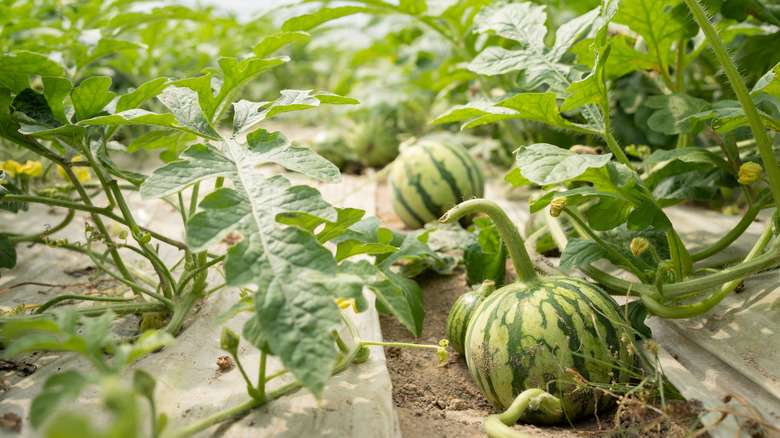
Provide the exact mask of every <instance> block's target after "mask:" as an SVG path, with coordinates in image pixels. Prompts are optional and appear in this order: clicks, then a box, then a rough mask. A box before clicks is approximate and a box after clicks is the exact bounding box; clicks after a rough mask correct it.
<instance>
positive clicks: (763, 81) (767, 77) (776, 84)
mask: <svg viewBox="0 0 780 438" xmlns="http://www.w3.org/2000/svg"><path fill="white" fill-rule="evenodd" d="M779 76H780V64H776V65H775V66H774V67H773V68H772V69H771V70H769V71H768V72H767V73H766V74H764V75H763V76H761V78H760V79H759V80H758V81H756V84H755V85H754V86H753V89H752V90H751V92H750V94H751V96H752V97H754V98H755V97H756V96H757V95H758V94H759V93H760V92H764V93H766V94H768V95H770V96H775V97H780V77H779Z"/></svg>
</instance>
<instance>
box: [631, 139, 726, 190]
mask: <svg viewBox="0 0 780 438" xmlns="http://www.w3.org/2000/svg"><path fill="white" fill-rule="evenodd" d="M660 163H666V164H665V165H664V166H663V167H658V166H656V168H655V169H654V170H653V172H652V173H651V174H650V176H649V177H648V178H647V181H646V182H647V185H648V186H650V187H655V186H657V185H658V184H659V182H660V181H661V180H663V179H664V178H667V177H669V176H671V175H676V174H680V173H687V172H691V171H695V170H709V169H712V168H713V167H718V168H721V169H723V170H724V171H727V172H728V171H729V165H728V163H726V161H725V160H723V159H722V158H721V157H719V156H718V155H716V154H715V153H713V152H710V151H708V150H706V149H702V148H695V147H688V148H680V149H671V150H662V149H659V150H657V151H655V152H653V153H652V154H651V155H650V156H649V157H648V158H647V159H646V160H645V161H644V162H642V167H650V166H651V165H653V164H660Z"/></svg>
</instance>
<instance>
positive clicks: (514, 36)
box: [469, 2, 600, 92]
mask: <svg viewBox="0 0 780 438" xmlns="http://www.w3.org/2000/svg"><path fill="white" fill-rule="evenodd" d="M599 13H600V10H599V9H594V10H592V11H590V12H588V13H586V14H583V15H581V16H579V17H577V18H574V19H573V20H570V21H568V22H566V23H565V24H563V25H561V26H560V27H559V29H558V31H557V32H556V40H555V44H554V45H553V47H551V48H548V47H547V46H546V45H545V42H544V38H545V34H546V33H547V29H546V28H545V26H544V22H545V21H546V19H547V14H545V13H544V6H538V5H533V4H532V3H531V2H525V3H503V2H500V3H495V4H492V5H489V6H485V7H483V8H482V9H480V11H479V12H478V13H477V15H476V17H475V18H474V31H475V32H478V33H494V34H497V35H499V36H501V37H503V38H507V39H510V40H515V41H517V42H518V43H519V44H520V45H521V47H522V49H520V50H508V49H504V48H503V47H500V46H489V47H487V48H486V49H485V50H483V51H482V52H480V53H479V54H478V55H477V56H476V57H475V58H474V59H473V60H472V61H471V63H470V64H469V69H470V70H472V71H474V72H475V73H478V74H483V75H499V74H504V73H508V72H512V71H520V72H522V82H523V86H524V88H526V89H529V90H532V89H536V88H537V87H539V86H540V85H542V84H547V85H549V86H550V87H551V89H552V91H554V92H557V91H563V90H564V89H566V88H567V87H568V86H569V84H570V82H569V81H568V79H567V78H569V77H570V75H571V73H572V72H573V71H574V70H573V69H574V68H575V67H574V66H573V65H572V64H571V63H568V62H563V60H562V58H563V56H564V54H565V53H566V51H567V50H568V49H569V48H570V47H571V45H572V44H574V42H575V41H576V40H577V38H579V36H580V35H582V34H583V33H584V32H585V31H586V30H587V29H588V28H589V27H590V26H591V25H592V24H593V22H594V20H595V18H596V17H597V16H599Z"/></svg>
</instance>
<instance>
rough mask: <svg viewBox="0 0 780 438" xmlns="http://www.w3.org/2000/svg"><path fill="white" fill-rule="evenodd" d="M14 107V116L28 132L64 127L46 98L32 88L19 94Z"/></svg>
mask: <svg viewBox="0 0 780 438" xmlns="http://www.w3.org/2000/svg"><path fill="white" fill-rule="evenodd" d="M12 105H13V107H14V109H15V110H16V111H15V113H14V116H15V117H16V118H17V120H19V122H20V124H21V125H22V126H23V127H24V128H25V130H26V131H27V132H29V131H40V130H48V129H53V128H58V127H60V126H62V123H61V122H60V121H59V120H57V119H56V118H55V117H54V113H53V112H52V110H51V108H49V103H48V102H47V101H46V97H45V96H44V95H43V94H41V93H39V92H37V91H35V90H33V89H32V88H26V89H24V90H22V91H21V92H20V93H19V94H17V95H16V97H15V98H14V100H13V103H12Z"/></svg>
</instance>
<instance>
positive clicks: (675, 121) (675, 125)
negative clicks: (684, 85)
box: [645, 94, 710, 135]
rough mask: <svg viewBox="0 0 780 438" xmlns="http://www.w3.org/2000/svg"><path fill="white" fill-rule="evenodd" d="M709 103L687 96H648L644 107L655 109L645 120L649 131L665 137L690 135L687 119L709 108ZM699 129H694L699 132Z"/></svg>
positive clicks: (689, 124)
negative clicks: (660, 133) (661, 133)
mask: <svg viewBox="0 0 780 438" xmlns="http://www.w3.org/2000/svg"><path fill="white" fill-rule="evenodd" d="M709 105H710V104H709V102H707V101H706V100H703V99H699V98H696V97H693V96H690V95H687V94H670V95H660V96H650V97H648V98H647V101H645V106H647V107H648V108H655V109H658V111H655V112H654V113H653V115H652V116H650V118H649V119H648V120H647V125H648V126H649V127H650V129H652V130H654V131H658V132H663V133H664V134H666V135H677V134H690V133H691V132H692V131H691V123H689V118H690V117H691V116H693V115H694V114H697V113H700V112H701V111H703V110H704V109H706V108H708V107H709ZM700 130H701V128H699V129H696V131H697V132H698V131H700Z"/></svg>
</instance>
